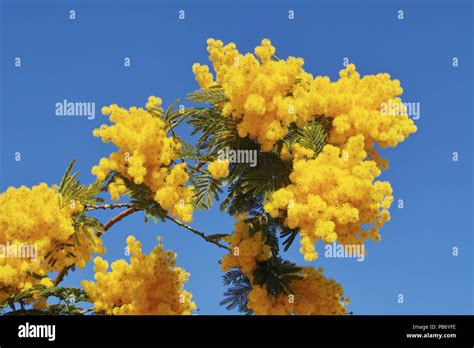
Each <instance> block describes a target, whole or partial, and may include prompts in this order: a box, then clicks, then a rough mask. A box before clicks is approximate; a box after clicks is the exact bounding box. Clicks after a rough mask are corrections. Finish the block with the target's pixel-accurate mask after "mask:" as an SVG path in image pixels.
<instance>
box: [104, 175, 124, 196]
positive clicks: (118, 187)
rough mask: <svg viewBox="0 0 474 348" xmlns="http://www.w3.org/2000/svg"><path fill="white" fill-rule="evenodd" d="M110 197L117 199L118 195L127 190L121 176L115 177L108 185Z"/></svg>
mask: <svg viewBox="0 0 474 348" xmlns="http://www.w3.org/2000/svg"><path fill="white" fill-rule="evenodd" d="M108 189H109V193H110V198H111V199H112V200H113V201H118V200H119V199H120V196H121V195H123V194H124V193H125V192H126V191H127V186H126V185H125V182H124V181H123V179H122V178H119V177H116V178H115V179H114V181H113V182H111V183H110V184H109V186H108Z"/></svg>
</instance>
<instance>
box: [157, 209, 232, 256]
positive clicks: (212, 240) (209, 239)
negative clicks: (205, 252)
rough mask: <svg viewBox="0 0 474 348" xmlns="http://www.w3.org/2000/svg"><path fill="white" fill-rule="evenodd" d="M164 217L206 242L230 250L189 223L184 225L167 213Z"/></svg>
mask: <svg viewBox="0 0 474 348" xmlns="http://www.w3.org/2000/svg"><path fill="white" fill-rule="evenodd" d="M165 218H166V219H168V220H170V221H172V222H174V223H175V224H176V225H178V226H181V227H184V228H186V229H188V230H189V231H191V232H192V233H194V234H196V235H198V236H199V237H201V238H202V239H204V240H205V241H206V242H209V243H212V244H214V245H217V246H218V247H219V248H222V249H225V250H228V251H231V250H230V248H229V247H227V246H225V245H223V244H221V243H219V242H217V241H215V240H214V239H211V238H209V237H208V236H206V235H205V234H204V233H202V232H200V231H198V230H196V229H195V228H194V227H191V226H189V225H186V224H185V223H183V222H181V221H178V220H176V219H174V218H172V217H171V216H168V215H167V216H165Z"/></svg>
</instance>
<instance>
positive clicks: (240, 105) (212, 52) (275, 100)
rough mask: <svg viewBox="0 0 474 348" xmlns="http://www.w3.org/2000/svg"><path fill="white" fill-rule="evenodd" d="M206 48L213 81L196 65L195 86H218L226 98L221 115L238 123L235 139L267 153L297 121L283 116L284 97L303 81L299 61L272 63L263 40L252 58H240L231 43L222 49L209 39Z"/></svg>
mask: <svg viewBox="0 0 474 348" xmlns="http://www.w3.org/2000/svg"><path fill="white" fill-rule="evenodd" d="M207 44H208V46H207V50H208V52H209V59H210V61H211V62H212V64H213V67H214V70H215V71H216V80H215V82H214V79H213V76H212V74H211V73H210V72H209V68H208V67H207V66H201V65H200V64H197V63H196V64H194V65H193V72H194V74H195V77H196V80H197V82H198V83H199V85H200V87H201V88H203V89H208V88H210V87H212V86H213V85H215V84H216V83H217V84H219V85H221V86H222V87H223V88H224V91H225V94H226V96H227V98H228V102H227V103H225V104H224V105H223V113H224V114H225V115H232V116H233V117H234V118H235V119H237V120H239V124H238V126H237V129H238V132H239V136H241V137H246V136H247V135H248V136H250V137H251V138H252V139H256V140H257V141H258V142H259V143H260V144H261V146H262V149H263V150H264V151H268V150H270V149H271V148H272V146H273V145H274V144H275V142H276V141H277V140H279V139H281V138H282V137H283V136H285V135H286V133H287V128H288V126H289V125H290V123H292V122H295V121H297V118H298V114H297V113H296V112H286V110H287V109H288V108H289V105H288V103H286V98H285V96H286V95H287V94H288V92H289V91H290V90H291V88H292V86H293V85H294V84H295V82H296V81H297V80H298V79H301V78H307V74H306V73H305V72H304V70H303V69H302V66H303V60H302V59H301V58H294V57H290V58H288V60H286V61H285V60H279V61H276V60H272V59H271V58H272V56H273V54H274V53H275V48H274V47H273V46H272V45H271V43H270V41H269V40H267V39H264V40H262V44H261V46H258V47H257V48H255V56H254V55H252V54H246V55H242V54H240V53H239V52H238V51H237V48H236V46H235V44H234V43H230V44H228V45H225V46H224V44H223V43H222V41H220V40H214V39H209V40H208V41H207ZM293 111H294V110H293Z"/></svg>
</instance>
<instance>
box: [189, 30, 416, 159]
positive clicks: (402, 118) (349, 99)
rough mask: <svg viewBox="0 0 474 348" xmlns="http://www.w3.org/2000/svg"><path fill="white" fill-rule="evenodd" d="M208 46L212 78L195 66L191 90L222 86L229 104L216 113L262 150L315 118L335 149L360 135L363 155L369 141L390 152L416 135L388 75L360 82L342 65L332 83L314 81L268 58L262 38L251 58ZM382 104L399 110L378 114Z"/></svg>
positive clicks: (299, 62) (270, 50)
mask: <svg viewBox="0 0 474 348" xmlns="http://www.w3.org/2000/svg"><path fill="white" fill-rule="evenodd" d="M207 43H208V46H207V50H208V52H209V60H210V61H211V63H212V66H213V68H214V70H215V72H216V76H215V80H214V77H213V75H212V74H211V73H210V72H209V67H208V66H205V65H200V64H194V65H193V72H194V74H195V77H196V80H197V82H198V84H199V85H200V87H201V88H203V89H209V88H211V87H215V85H219V86H221V87H222V88H223V90H224V92H225V95H226V97H227V99H228V101H227V102H226V103H224V104H223V105H219V107H221V109H222V113H223V114H224V115H228V116H230V115H231V116H232V117H233V118H234V119H236V120H238V125H237V130H238V133H239V136H240V137H246V136H249V137H250V138H252V139H255V140H257V141H258V142H259V143H260V145H261V148H262V150H263V151H269V150H271V149H272V148H273V146H274V145H275V143H276V142H277V141H278V140H280V139H282V138H283V137H285V136H286V134H287V133H288V127H289V125H290V124H291V123H296V124H297V125H298V126H304V125H305V124H306V123H308V122H309V121H311V120H312V119H313V118H314V117H316V116H324V117H328V118H331V119H332V120H333V127H332V130H331V133H330V137H329V142H330V143H332V144H335V145H344V144H345V143H346V142H347V141H348V139H349V138H350V137H352V136H354V135H357V134H362V135H364V137H365V148H366V149H372V148H373V145H374V143H378V144H379V145H380V146H381V147H382V148H383V147H386V146H392V147H393V146H396V145H397V144H398V143H400V142H402V141H403V140H405V138H407V137H408V135H409V134H411V133H413V132H415V131H416V126H415V125H414V124H413V121H412V120H411V119H409V118H408V116H407V115H406V113H405V112H404V108H403V105H402V102H401V100H400V99H399V98H398V96H399V95H401V94H402V92H403V90H402V88H401V87H400V82H399V81H398V80H391V79H390V75H389V74H377V75H367V76H364V77H362V78H361V77H360V74H359V73H358V72H357V71H356V68H355V66H354V65H353V64H349V65H348V66H347V67H346V68H345V69H343V70H341V71H340V73H339V80H337V81H335V82H332V81H331V80H330V79H329V78H328V77H326V76H316V77H315V78H313V76H312V75H311V74H309V73H307V72H306V71H305V70H304V69H303V63H304V61H303V59H301V58H295V57H289V58H288V59H286V60H283V59H280V60H277V59H272V57H274V54H275V47H273V45H272V44H271V42H270V40H268V39H264V40H262V43H261V45H260V46H257V47H256V48H255V55H252V54H245V55H243V54H241V53H239V51H237V49H236V46H235V44H234V43H230V44H227V45H224V44H223V42H222V41H220V40H214V39H209V40H208V42H207ZM387 104H388V105H391V106H392V107H393V106H399V107H398V109H399V110H401V111H402V112H400V113H398V114H391V113H390V112H388V113H387V112H384V109H386V107H385V105H387ZM374 151H375V150H374Z"/></svg>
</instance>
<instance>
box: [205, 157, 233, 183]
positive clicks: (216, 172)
mask: <svg viewBox="0 0 474 348" xmlns="http://www.w3.org/2000/svg"><path fill="white" fill-rule="evenodd" d="M207 170H209V173H211V176H212V177H213V178H214V179H220V178H226V177H227V176H229V161H221V160H216V161H214V162H211V163H209V164H208V166H207Z"/></svg>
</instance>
